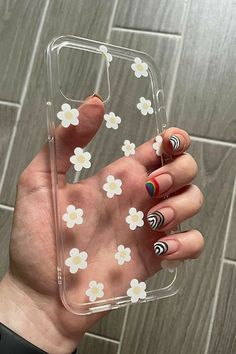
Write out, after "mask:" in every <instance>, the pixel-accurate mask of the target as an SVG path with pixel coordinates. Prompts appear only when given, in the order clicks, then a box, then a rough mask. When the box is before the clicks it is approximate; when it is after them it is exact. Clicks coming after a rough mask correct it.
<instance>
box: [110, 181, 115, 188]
mask: <svg viewBox="0 0 236 354" xmlns="http://www.w3.org/2000/svg"><path fill="white" fill-rule="evenodd" d="M110 189H111V190H114V189H116V184H115V182H111V184H110Z"/></svg>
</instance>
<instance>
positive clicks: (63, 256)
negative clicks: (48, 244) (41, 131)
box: [46, 36, 184, 315]
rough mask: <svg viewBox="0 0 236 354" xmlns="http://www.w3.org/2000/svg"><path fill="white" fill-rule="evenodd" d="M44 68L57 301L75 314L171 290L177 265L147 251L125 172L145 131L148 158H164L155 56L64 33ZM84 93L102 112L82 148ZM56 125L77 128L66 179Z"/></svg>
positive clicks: (140, 189)
mask: <svg viewBox="0 0 236 354" xmlns="http://www.w3.org/2000/svg"><path fill="white" fill-rule="evenodd" d="M46 66H47V124H48V141H49V146H50V160H51V161H50V163H51V176H52V195H53V208H54V219H55V239H56V251H57V276H58V284H59V291H60V296H61V300H62V302H63V304H64V306H65V307H66V308H67V309H68V310H69V311H71V312H73V313H75V314H79V315H83V314H91V313H95V312H100V311H105V310H111V309H115V308H119V307H122V306H125V305H128V304H132V303H137V302H147V301H153V300H157V299H160V298H164V297H169V296H172V295H174V294H176V293H177V292H178V291H179V289H180V284H181V280H182V279H183V276H182V275H183V270H184V268H183V264H182V263H181V264H180V262H168V261H164V262H161V260H160V261H159V260H158V257H157V256H156V255H155V253H154V250H153V240H154V241H155V235H156V234H155V232H154V231H152V230H151V229H150V227H149V225H148V223H147V221H146V215H147V211H148V209H145V204H144V202H142V203H141V202H140V195H143V196H144V197H143V198H142V199H144V200H145V198H146V200H148V198H149V196H148V194H147V191H146V188H145V184H144V183H143V184H142V185H141V186H140V185H139V184H138V182H137V181H136V180H135V179H137V170H136V175H134V174H133V172H132V171H133V168H134V167H133V165H132V164H133V163H134V160H135V158H136V156H138V155H137V154H138V152H137V151H138V146H139V145H141V144H143V143H144V142H145V141H147V140H149V139H153V144H152V148H153V151H154V153H155V154H156V155H155V156H156V159H157V161H161V162H162V163H165V161H163V159H165V157H163V156H162V155H161V138H160V136H159V134H160V133H161V132H162V131H163V130H164V129H166V111H165V105H164V94H163V89H162V83H161V77H160V73H159V71H158V68H157V67H156V65H155V62H154V61H153V59H152V58H151V57H149V56H148V55H147V54H145V53H142V52H138V51H135V50H132V49H128V48H122V47H117V46H113V45H110V44H105V43H101V42H97V41H92V40H88V39H85V38H79V37H74V36H63V37H59V38H56V39H54V40H52V41H51V42H50V43H49V45H48V47H47V50H46ZM93 93H96V94H97V95H99V96H101V97H102V100H103V103H104V107H105V115H104V119H103V122H102V125H101V127H100V129H99V130H98V132H97V134H96V135H95V136H94V137H93V139H92V140H91V141H90V143H89V144H88V145H87V146H86V147H83V148H81V145H83V142H82V140H83V136H82V135H81V132H79V129H82V128H83V127H82V124H81V121H80V119H86V117H85V118H84V116H83V107H84V102H85V99H86V97H88V96H91V95H93ZM81 117H82V118H81ZM59 125H60V127H58V126H59ZM62 129H68V130H67V134H69V133H71V134H73V139H74V134H75V132H78V136H79V138H78V141H76V144H77V145H76V147H75V149H73V150H72V151H71V154H70V157H69V158H68V161H66V162H65V165H68V166H69V168H68V171H67V173H66V177H65V178H64V176H63V174H62V173H61V171H60V166H58V161H59V159H60V153H61V150H60V149H61V148H60V149H58V148H57V147H58V146H59V144H58V139H60V138H61V137H60V134H61V132H62ZM64 148H65V149H66V148H67V147H66V145H65V147H64ZM120 158H122V159H123V160H121V161H119V163H118V164H117V162H116V161H117V160H118V159H120ZM117 166H118V167H119V168H118V167H117ZM135 168H136V167H135ZM149 172H150V171H147V170H146V169H145V168H141V167H140V172H139V173H138V175H140V178H143V180H144V181H145V180H146V179H147V175H148V173H149ZM94 176H97V177H96V178H95V177H94ZM138 178H139V177H138ZM136 184H137V189H136V192H135V193H134V192H132V194H130V186H132V190H135V189H134V188H133V186H134V185H136ZM153 205H154V204H153ZM149 208H150V205H149ZM145 230H147V235H144V234H145ZM148 230H149V231H148ZM149 233H150V236H149ZM149 238H150V240H152V242H151V241H150V240H149ZM147 259H149V262H146V261H147ZM152 259H153V262H154V263H155V267H157V262H159V265H158V267H159V269H160V270H159V271H158V272H157V273H155V274H152V273H153V269H152V267H150V269H146V268H145V266H146V264H150V260H152ZM177 266H178V268H177Z"/></svg>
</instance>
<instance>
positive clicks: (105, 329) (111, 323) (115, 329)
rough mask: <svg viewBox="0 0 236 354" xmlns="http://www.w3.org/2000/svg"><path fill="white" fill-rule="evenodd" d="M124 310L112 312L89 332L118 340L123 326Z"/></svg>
mask: <svg viewBox="0 0 236 354" xmlns="http://www.w3.org/2000/svg"><path fill="white" fill-rule="evenodd" d="M124 314H125V309H124V308H121V309H119V310H114V311H112V312H111V313H109V314H108V315H107V316H106V317H104V318H103V319H101V320H100V321H99V322H97V323H96V325H95V326H93V327H92V328H91V329H90V330H89V332H90V333H94V334H99V335H102V336H104V337H108V338H111V339H115V340H119V339H120V336H121V330H122V325H123V319H124Z"/></svg>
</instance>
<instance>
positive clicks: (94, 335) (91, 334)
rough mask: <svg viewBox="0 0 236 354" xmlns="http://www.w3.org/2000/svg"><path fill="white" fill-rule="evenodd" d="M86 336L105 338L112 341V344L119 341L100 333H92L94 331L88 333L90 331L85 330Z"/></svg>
mask: <svg viewBox="0 0 236 354" xmlns="http://www.w3.org/2000/svg"><path fill="white" fill-rule="evenodd" d="M86 336H88V337H92V338H96V339H101V340H105V341H107V342H110V343H114V344H119V343H120V342H119V341H118V340H115V339H111V338H109V337H104V336H102V335H98V334H94V333H90V332H86Z"/></svg>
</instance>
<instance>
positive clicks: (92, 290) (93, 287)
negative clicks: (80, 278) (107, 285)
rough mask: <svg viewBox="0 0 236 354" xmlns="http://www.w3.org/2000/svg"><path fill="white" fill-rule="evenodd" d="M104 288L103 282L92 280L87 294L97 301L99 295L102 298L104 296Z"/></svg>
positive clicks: (90, 299) (91, 299)
mask: <svg viewBox="0 0 236 354" xmlns="http://www.w3.org/2000/svg"><path fill="white" fill-rule="evenodd" d="M103 289H104V285H103V284H102V283H97V282H96V281H95V280H92V281H91V282H90V283H89V289H87V290H86V293H85V294H86V295H87V296H88V297H89V301H95V300H96V298H97V297H98V298H101V297H103V296H104V292H103Z"/></svg>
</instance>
